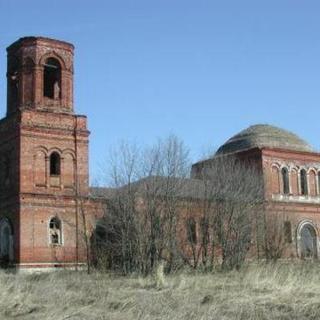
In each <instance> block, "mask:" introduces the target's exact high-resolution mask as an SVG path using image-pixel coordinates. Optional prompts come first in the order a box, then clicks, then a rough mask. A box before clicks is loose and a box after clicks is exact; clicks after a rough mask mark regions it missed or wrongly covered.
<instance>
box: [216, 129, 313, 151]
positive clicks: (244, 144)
mask: <svg viewBox="0 0 320 320" xmlns="http://www.w3.org/2000/svg"><path fill="white" fill-rule="evenodd" d="M263 147H269V148H279V149H288V150H294V151H305V152H313V151H314V150H313V148H312V147H311V146H310V145H309V144H308V143H307V142H306V141H304V140H302V139H301V138H299V137H298V136H297V135H296V134H294V133H292V132H289V131H287V130H284V129H281V128H277V127H274V126H270V125H267V124H258V125H254V126H250V127H249V128H247V129H245V130H243V131H241V132H240V133H238V134H236V135H235V136H233V137H232V138H230V139H229V140H228V141H227V142H226V143H224V144H223V145H222V146H221V147H220V148H219V149H218V151H217V152H216V155H219V154H225V153H232V152H237V151H243V150H247V149H252V148H263Z"/></svg>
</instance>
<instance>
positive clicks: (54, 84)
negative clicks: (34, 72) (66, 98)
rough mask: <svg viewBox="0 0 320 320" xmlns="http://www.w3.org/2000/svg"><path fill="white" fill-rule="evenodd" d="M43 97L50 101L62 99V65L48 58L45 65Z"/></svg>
mask: <svg viewBox="0 0 320 320" xmlns="http://www.w3.org/2000/svg"><path fill="white" fill-rule="evenodd" d="M43 95H44V96H45V97H47V98H50V99H60V98H61V65H60V63H59V61H58V60H57V59H55V58H48V59H47V60H46V61H45V64H44V70H43Z"/></svg>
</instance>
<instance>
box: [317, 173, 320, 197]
mask: <svg viewBox="0 0 320 320" xmlns="http://www.w3.org/2000/svg"><path fill="white" fill-rule="evenodd" d="M317 180H318V195H320V172H318V174H317Z"/></svg>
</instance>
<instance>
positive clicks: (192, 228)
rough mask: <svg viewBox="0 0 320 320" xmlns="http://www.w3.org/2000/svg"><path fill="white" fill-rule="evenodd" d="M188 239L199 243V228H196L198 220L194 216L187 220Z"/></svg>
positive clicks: (190, 241) (192, 242) (193, 242)
mask: <svg viewBox="0 0 320 320" xmlns="http://www.w3.org/2000/svg"><path fill="white" fill-rule="evenodd" d="M186 227H187V239H188V241H189V243H191V244H196V243H197V230H196V221H195V220H194V219H193V218H189V219H188V220H187V226H186Z"/></svg>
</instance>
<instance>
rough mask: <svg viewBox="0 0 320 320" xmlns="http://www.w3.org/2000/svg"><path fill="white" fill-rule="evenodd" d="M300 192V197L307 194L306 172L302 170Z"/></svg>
mask: <svg viewBox="0 0 320 320" xmlns="http://www.w3.org/2000/svg"><path fill="white" fill-rule="evenodd" d="M300 191H301V194H302V195H307V194H308V180H307V172H306V170H304V169H302V170H301V171H300Z"/></svg>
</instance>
